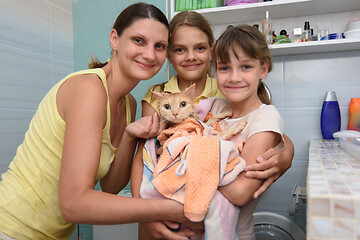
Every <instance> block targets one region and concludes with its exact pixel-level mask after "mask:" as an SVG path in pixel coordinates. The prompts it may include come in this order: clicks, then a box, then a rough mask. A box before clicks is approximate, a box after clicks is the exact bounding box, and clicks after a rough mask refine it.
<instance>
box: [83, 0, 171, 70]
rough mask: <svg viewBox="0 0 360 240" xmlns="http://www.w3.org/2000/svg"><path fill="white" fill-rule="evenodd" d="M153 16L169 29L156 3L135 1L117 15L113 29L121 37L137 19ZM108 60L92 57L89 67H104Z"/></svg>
mask: <svg viewBox="0 0 360 240" xmlns="http://www.w3.org/2000/svg"><path fill="white" fill-rule="evenodd" d="M144 18H152V19H154V20H157V21H159V22H160V23H163V24H164V25H165V26H166V28H167V29H168V30H169V23H168V20H167V18H166V16H165V15H164V13H163V12H162V11H160V9H158V8H157V7H155V6H154V5H151V4H147V3H141V2H140V3H135V4H132V5H130V6H129V7H127V8H125V9H124V10H123V11H122V12H121V13H120V14H119V16H118V17H117V19H116V21H115V23H114V26H113V29H115V30H116V32H117V35H118V36H119V37H120V36H121V34H122V33H123V32H124V30H125V29H126V28H128V27H130V26H131V24H133V23H134V22H135V21H136V20H137V19H144ZM106 64H107V62H105V63H102V62H100V61H99V60H98V59H97V58H96V57H93V58H92V59H91V62H90V63H89V68H99V67H104V66H105V65H106Z"/></svg>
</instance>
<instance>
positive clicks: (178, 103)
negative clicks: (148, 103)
mask: <svg viewBox="0 0 360 240" xmlns="http://www.w3.org/2000/svg"><path fill="white" fill-rule="evenodd" d="M193 86H194V87H193V88H191V87H190V88H191V89H190V88H188V89H187V90H186V91H185V92H180V93H166V92H157V93H155V92H154V95H155V96H156V98H157V100H158V110H159V113H160V116H161V117H162V118H164V119H166V120H167V121H169V122H171V123H180V122H182V121H183V120H185V119H186V118H189V117H193V116H194V99H193V95H192V94H193V90H194V89H195V85H193Z"/></svg>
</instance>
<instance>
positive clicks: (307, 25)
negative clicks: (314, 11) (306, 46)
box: [302, 21, 311, 42]
mask: <svg viewBox="0 0 360 240" xmlns="http://www.w3.org/2000/svg"><path fill="white" fill-rule="evenodd" d="M310 31H311V30H310V23H309V22H308V21H306V22H305V25H304V32H303V38H302V41H303V42H307V41H309V40H310V37H311V32H310Z"/></svg>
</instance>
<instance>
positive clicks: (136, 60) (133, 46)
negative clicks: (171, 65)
mask: <svg viewBox="0 0 360 240" xmlns="http://www.w3.org/2000/svg"><path fill="white" fill-rule="evenodd" d="M113 31H115V30H113ZM112 34H113V32H112ZM115 34H116V31H115ZM168 34H169V32H168V29H167V28H166V26H165V25H164V24H162V23H160V22H158V21H156V20H154V19H149V18H147V19H138V20H135V22H134V23H133V24H132V25H130V26H129V27H128V28H126V29H124V31H123V33H122V34H121V36H120V37H119V36H117V34H116V35H115V40H114V43H115V44H113V42H112V47H113V49H114V50H115V53H116V55H117V56H116V57H117V58H118V62H119V65H120V69H121V71H122V73H123V74H124V76H126V77H129V78H135V79H137V80H139V81H140V80H146V79H149V78H152V77H153V76H155V74H156V73H158V72H159V70H160V69H161V67H162V65H163V64H164V62H165V59H166V48H167V45H168Z"/></svg>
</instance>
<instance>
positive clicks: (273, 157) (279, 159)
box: [244, 135, 294, 198]
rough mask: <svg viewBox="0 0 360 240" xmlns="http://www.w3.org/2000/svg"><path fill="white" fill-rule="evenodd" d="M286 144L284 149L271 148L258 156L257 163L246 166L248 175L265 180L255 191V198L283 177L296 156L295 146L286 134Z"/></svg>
mask: <svg viewBox="0 0 360 240" xmlns="http://www.w3.org/2000/svg"><path fill="white" fill-rule="evenodd" d="M284 138H285V142H286V145H285V146H284V148H283V149H282V150H280V149H278V148H270V149H269V150H267V151H266V152H265V153H264V154H262V155H261V156H259V157H257V159H256V160H257V163H256V164H253V165H249V166H246V168H245V170H244V171H245V172H246V177H248V178H255V179H263V180H265V181H264V182H263V183H262V184H261V186H260V188H259V189H258V190H257V191H256V192H255V194H254V198H257V197H258V196H259V195H261V194H263V193H264V192H265V191H266V190H267V189H268V188H269V187H270V185H271V184H272V183H273V182H275V181H276V180H277V179H278V178H279V177H281V176H282V175H283V174H284V173H285V172H286V171H287V170H288V169H289V168H290V167H291V162H292V158H293V156H294V146H293V144H292V142H291V140H290V139H289V138H288V137H287V136H286V135H284Z"/></svg>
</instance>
